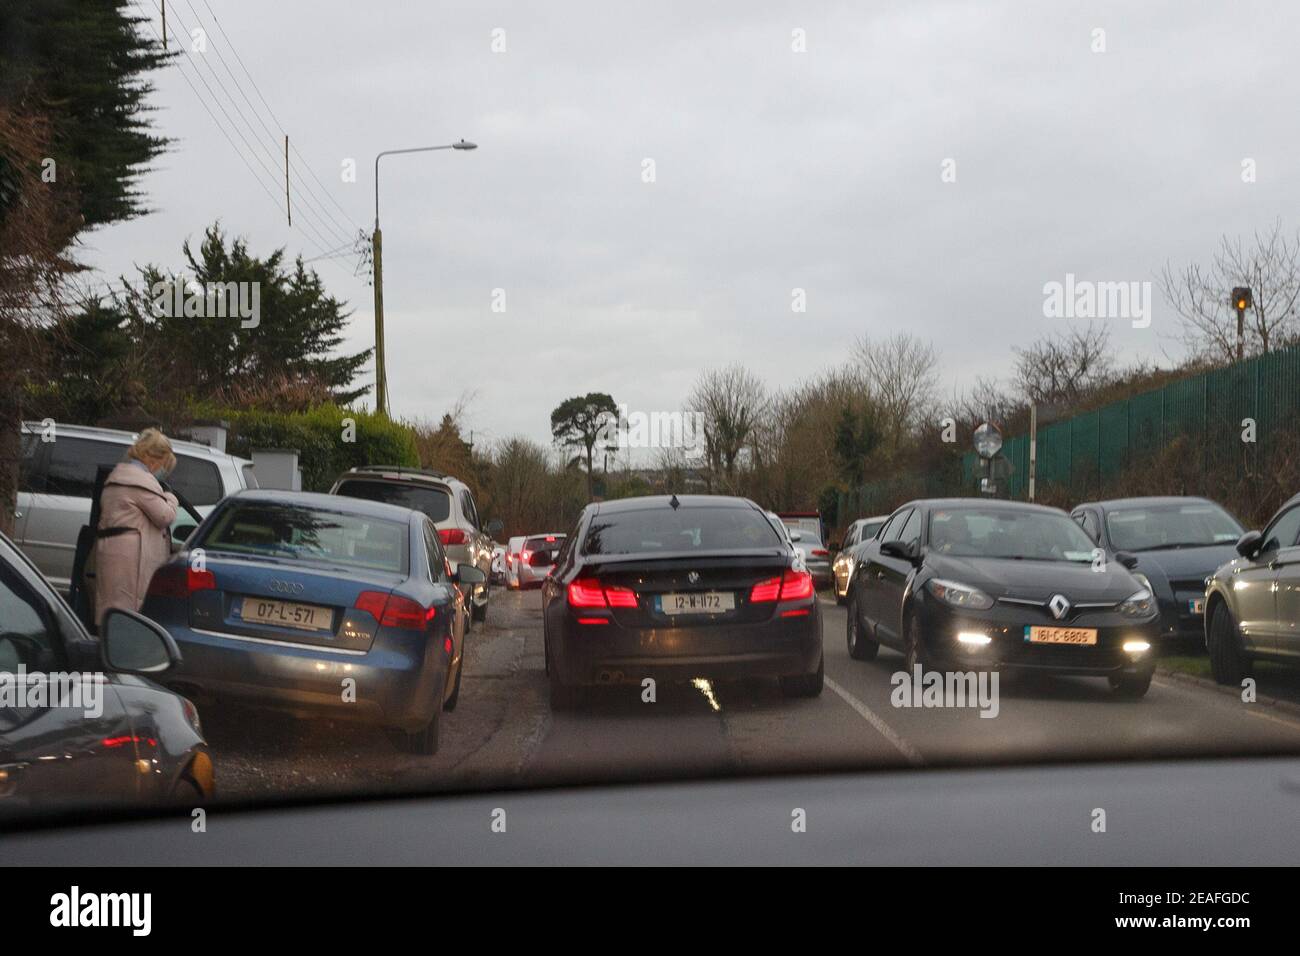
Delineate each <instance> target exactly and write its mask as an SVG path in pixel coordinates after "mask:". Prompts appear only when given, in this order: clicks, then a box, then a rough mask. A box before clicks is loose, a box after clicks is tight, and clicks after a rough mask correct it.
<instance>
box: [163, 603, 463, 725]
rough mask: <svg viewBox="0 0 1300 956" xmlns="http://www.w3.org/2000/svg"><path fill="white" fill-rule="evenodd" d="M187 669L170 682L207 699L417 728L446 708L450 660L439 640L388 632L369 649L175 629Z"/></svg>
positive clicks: (174, 674) (175, 673)
mask: <svg viewBox="0 0 1300 956" xmlns="http://www.w3.org/2000/svg"><path fill="white" fill-rule="evenodd" d="M168 631H169V632H170V633H171V635H172V637H173V638H175V640H176V643H177V645H178V646H179V647H180V650H181V658H182V660H181V663H180V664H179V665H177V666H176V667H175V668H174V669H173V670H172V671H170V672H168V674H167V677H166V681H165V682H166V683H167V684H168V685H169V686H170V687H172V688H173V689H177V690H180V691H182V692H185V693H187V694H192V695H195V696H197V697H199V699H200V700H209V701H210V700H212V699H216V700H226V699H233V700H238V701H240V702H241V703H244V704H247V705H252V706H260V707H269V708H274V709H277V710H287V711H291V712H299V713H312V714H322V713H324V714H328V715H329V716H330V717H333V718H336V719H342V720H354V721H358V722H361V723H368V724H378V725H382V726H385V727H397V728H401V729H404V730H418V729H419V728H421V727H424V726H425V725H426V724H428V722H429V720H430V719H431V718H432V717H433V715H434V713H435V712H436V711H437V710H438V709H440V708H441V706H442V692H443V690H444V688H445V687H446V668H447V659H446V655H445V654H444V653H442V643H441V641H440V640H430V639H429V638H428V637H427V636H425V635H423V634H419V633H415V632H412V633H411V634H410V635H406V634H401V635H393V634H388V633H385V632H381V633H380V634H379V635H378V636H377V637H376V638H375V641H374V643H373V644H372V645H371V647H370V649H369V650H368V651H365V652H363V653H356V652H345V651H340V650H335V649H331V648H320V647H310V646H307V645H303V644H292V643H281V642H278V641H270V640H264V639H253V638H248V637H242V636H236V635H230V634H219V633H216V632H212V631H204V630H200V629H197V628H190V627H181V628H177V627H174V626H173V627H168Z"/></svg>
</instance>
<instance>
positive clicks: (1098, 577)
mask: <svg viewBox="0 0 1300 956" xmlns="http://www.w3.org/2000/svg"><path fill="white" fill-rule="evenodd" d="M1098 557H1099V552H1098V549H1097V546H1096V545H1095V544H1094V543H1093V542H1092V540H1091V539H1090V538H1089V537H1088V536H1087V535H1086V534H1084V533H1083V530H1082V529H1081V528H1080V527H1079V526H1078V525H1077V524H1075V523H1074V522H1073V521H1071V520H1070V518H1069V516H1068V515H1066V513H1065V512H1064V511H1060V510H1059V509H1056V508H1047V507H1044V506H1041V505H1031V504H1023V503H1020V502H1010V501H993V500H984V499H968V498H950V499H931V500H922V501H913V502H910V503H908V504H906V505H903V506H902V507H901V508H899V509H898V510H897V511H895V512H894V513H893V514H892V515H891V516H890V518H889V523H888V524H887V525H885V527H884V528H882V529H881V531H880V533H878V534H877V536H876V537H875V538H874V539H873V540H872V541H870V542H869V543H868V544H867V545H865V546H864V547H863V549H862V552H861V556H860V559H859V561H858V563H857V568H856V569H855V571H854V575H853V578H852V580H851V581H850V584H849V608H848V625H847V640H848V647H849V653H850V655H852V656H853V657H854V658H857V659H859V660H868V659H871V658H873V657H875V656H876V653H877V651H878V650H879V647H880V645H881V644H884V645H886V646H888V647H892V648H895V649H897V650H900V651H902V652H903V653H904V654H905V655H906V659H907V660H906V668H907V671H908V672H909V673H912V672H913V671H914V669H915V667H917V666H918V665H919V666H921V667H922V668H923V669H924V670H930V669H935V670H970V669H984V668H990V669H992V668H997V669H1025V670H1036V671H1050V672H1054V673H1060V674H1083V675H1094V676H1098V677H1106V678H1108V679H1109V681H1110V684H1111V686H1112V687H1113V688H1114V689H1115V690H1116V692H1117V693H1119V694H1121V695H1123V696H1130V697H1141V696H1142V695H1143V694H1145V693H1146V691H1147V688H1148V687H1149V686H1150V684H1151V675H1152V672H1153V671H1154V669H1155V655H1154V642H1155V638H1156V633H1157V630H1158V620H1159V618H1158V615H1157V611H1156V603H1155V600H1154V598H1153V597H1152V595H1151V592H1150V591H1149V590H1148V589H1147V588H1146V587H1144V586H1143V585H1142V584H1141V583H1139V582H1138V581H1137V579H1135V578H1134V577H1133V575H1132V574H1131V573H1129V571H1128V570H1127V569H1126V568H1125V567H1124V566H1123V565H1122V564H1121V563H1119V562H1117V561H1113V560H1104V557H1105V556H1104V554H1103V555H1100V557H1101V558H1103V560H1098Z"/></svg>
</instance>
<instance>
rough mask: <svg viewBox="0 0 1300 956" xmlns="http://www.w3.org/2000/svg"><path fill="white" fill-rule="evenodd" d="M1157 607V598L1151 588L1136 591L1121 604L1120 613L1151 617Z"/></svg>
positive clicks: (1127, 615)
mask: <svg viewBox="0 0 1300 956" xmlns="http://www.w3.org/2000/svg"><path fill="white" fill-rule="evenodd" d="M1155 609H1156V599H1155V598H1154V597H1153V596H1152V595H1151V589H1150V588H1143V589H1142V590H1140V591H1135V592H1134V593H1133V594H1131V595H1129V597H1128V598H1127V599H1126V600H1125V601H1124V602H1123V603H1122V604H1120V606H1119V613H1121V614H1123V615H1124V616H1125V617H1149V616H1150V615H1151V614H1152V613H1153V612H1154V611H1155Z"/></svg>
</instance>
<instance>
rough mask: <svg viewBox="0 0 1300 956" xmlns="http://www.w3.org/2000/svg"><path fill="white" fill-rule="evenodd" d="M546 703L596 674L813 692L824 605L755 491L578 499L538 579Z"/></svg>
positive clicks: (595, 679) (567, 696) (573, 697)
mask: <svg viewBox="0 0 1300 956" xmlns="http://www.w3.org/2000/svg"><path fill="white" fill-rule="evenodd" d="M542 615H543V635H544V642H545V649H546V672H547V674H548V675H549V678H550V686H551V703H552V706H553V707H555V708H559V709H564V708H568V707H572V706H574V705H575V704H577V703H579V702H580V701H581V699H582V696H583V691H584V690H585V688H587V687H590V686H591V685H594V684H611V683H613V684H619V683H639V682H640V681H642V680H643V679H644V678H646V677H655V678H663V679H667V680H691V679H694V678H706V679H708V678H712V679H730V678H742V677H772V678H779V679H780V683H781V687H782V689H783V690H784V691H785V693H786V695H787V696H794V697H814V696H817V695H818V694H820V693H821V690H822V682H823V673H824V662H823V658H822V633H821V613H820V611H819V609H818V605H817V599H816V593H815V591H814V588H813V582H812V575H811V574H809V573H808V571H807V570H805V569H803V568H802V567H796V562H795V560H794V554H793V552H792V551H791V549H790V546H789V544H788V543H787V541H786V540H785V538H784V537H783V536H782V535H780V534H779V533H778V532H777V530H776V528H774V527H773V526H772V523H771V522H770V521H769V520H768V517H767V515H766V514H765V513H764V512H763V510H762V509H761V508H759V507H758V506H757V505H755V504H754V503H753V502H752V501H748V500H746V499H743V498H731V497H724V496H711V495H689V496H687V495H683V496H682V497H680V498H679V497H677V496H675V495H674V496H655V497H645V498H625V499H620V500H617V501H607V502H597V503H592V504H589V505H587V507H586V508H584V509H583V512H582V515H581V517H580V518H579V519H578V525H577V528H576V529H575V531H574V533H573V534H572V535H571V536H570V538H569V540H568V543H567V544H566V546H565V548H564V550H563V551H562V552H561V554H560V557H559V561H558V563H557V565H556V568H555V570H554V572H553V573H552V574H550V575H548V576H547V578H546V580H545V582H544V584H543V586H542Z"/></svg>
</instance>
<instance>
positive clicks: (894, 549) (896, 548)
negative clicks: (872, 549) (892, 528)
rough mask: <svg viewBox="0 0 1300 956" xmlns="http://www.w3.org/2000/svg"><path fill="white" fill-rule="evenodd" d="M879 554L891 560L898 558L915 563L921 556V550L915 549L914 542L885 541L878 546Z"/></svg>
mask: <svg viewBox="0 0 1300 956" xmlns="http://www.w3.org/2000/svg"><path fill="white" fill-rule="evenodd" d="M880 553H881V554H887V555H889V556H890V557H892V558H900V559H902V560H904V561H911V562H912V563H913V564H915V563H917V561H918V560H919V559H920V556H921V549H920V548H918V547H917V545H916V542H915V541H898V540H897V539H895V540H894V541H885V542H883V543H882V544H881V545H880Z"/></svg>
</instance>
